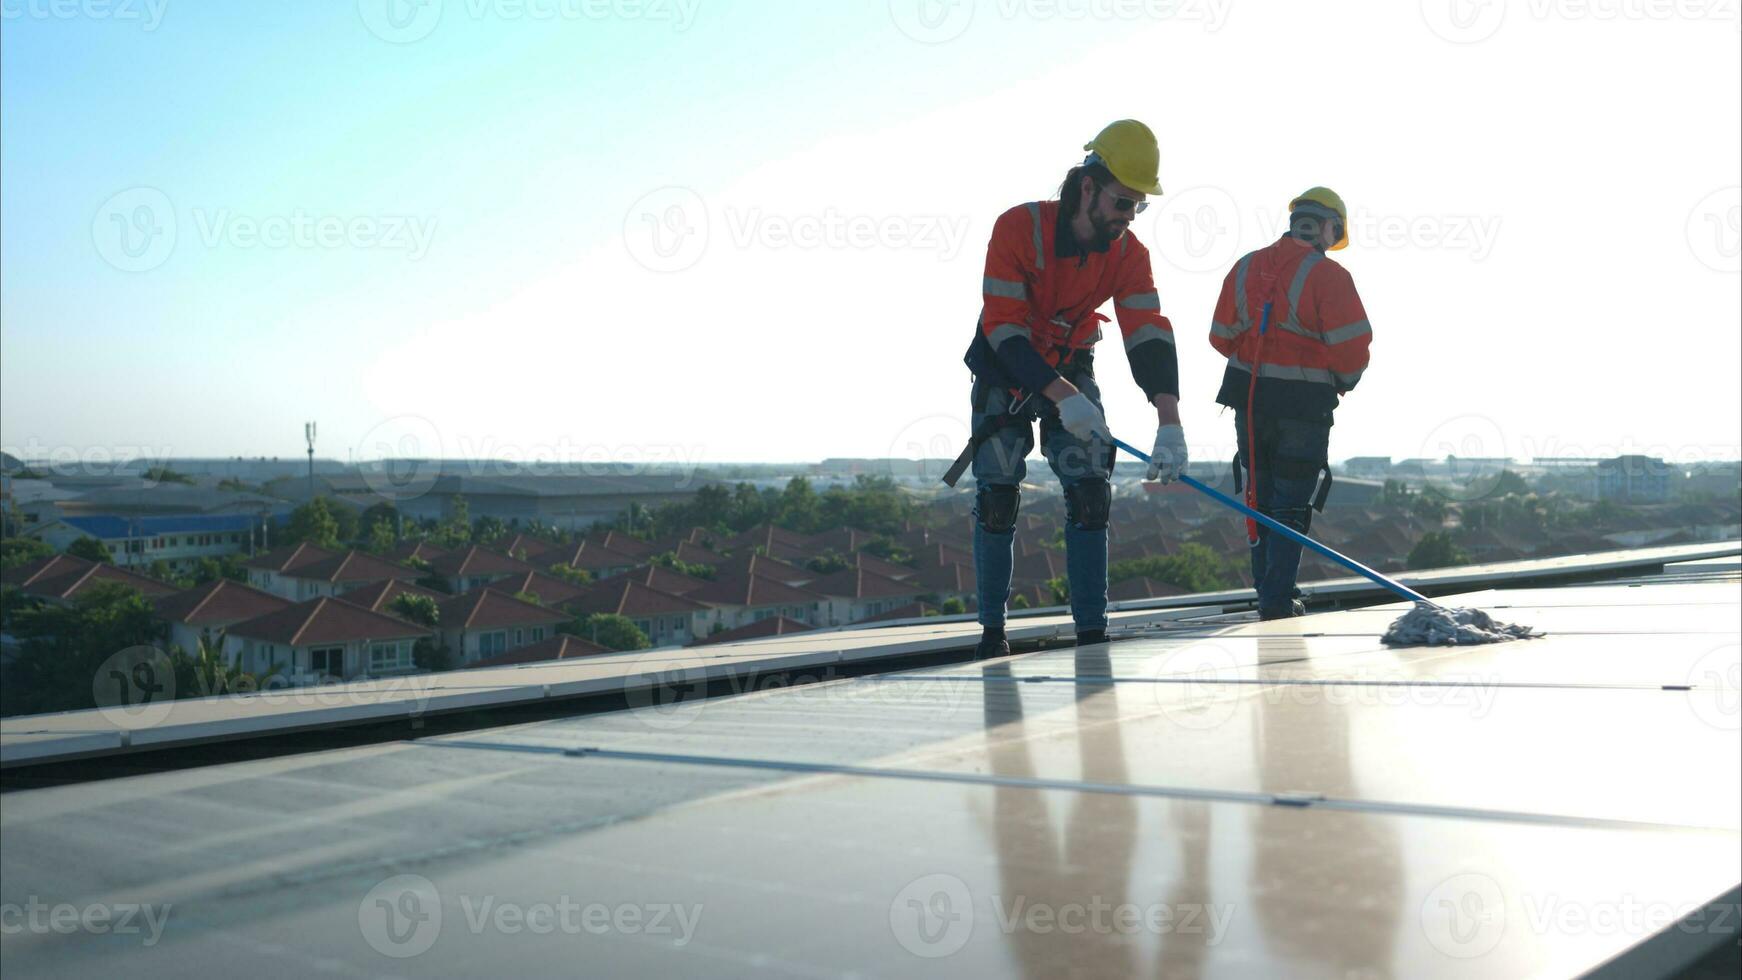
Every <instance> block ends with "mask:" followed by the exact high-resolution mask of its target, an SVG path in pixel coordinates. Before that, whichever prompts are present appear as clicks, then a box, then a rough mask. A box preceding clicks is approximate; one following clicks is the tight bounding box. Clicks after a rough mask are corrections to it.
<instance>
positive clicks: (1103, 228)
mask: <svg viewBox="0 0 1742 980" xmlns="http://www.w3.org/2000/svg"><path fill="white" fill-rule="evenodd" d="M1089 226H1090V227H1092V228H1093V229H1094V230H1095V240H1094V242H1093V243H1092V245H1093V247H1094V248H1095V249H1096V250H1097V251H1099V250H1102V249H1106V248H1109V247H1111V246H1112V244H1113V243H1114V242H1116V241H1118V240H1119V239H1120V238H1121V237H1123V236H1124V234H1125V232H1126V230H1127V229H1129V228H1130V227H1131V222H1130V221H1129V220H1128V219H1126V218H1122V217H1119V216H1117V215H1112V214H1106V213H1103V212H1102V211H1100V210H1099V209H1096V210H1093V211H1090V212H1089Z"/></svg>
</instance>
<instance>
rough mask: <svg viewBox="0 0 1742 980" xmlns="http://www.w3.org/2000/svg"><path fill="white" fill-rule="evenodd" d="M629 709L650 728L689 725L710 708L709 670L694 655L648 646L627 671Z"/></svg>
mask: <svg viewBox="0 0 1742 980" xmlns="http://www.w3.org/2000/svg"><path fill="white" fill-rule="evenodd" d="M623 695H624V698H625V700H627V701H628V703H629V710H630V711H631V712H632V713H633V714H634V715H635V717H636V718H637V719H638V720H639V721H640V722H641V723H642V724H644V725H646V726H647V727H649V728H654V729H658V730H660V731H676V730H678V729H680V728H687V727H689V725H690V724H691V723H692V722H694V721H695V720H696V719H697V718H699V717H701V714H702V712H703V711H704V710H706V708H707V704H708V698H707V695H708V672H707V669H706V668H704V667H702V666H701V665H699V664H698V663H697V662H696V661H695V659H694V658H693V657H684V656H683V655H682V654H679V653H674V652H673V651H671V650H648V651H646V652H644V653H642V654H640V655H638V656H637V657H635V659H634V660H633V661H631V662H630V665H629V669H628V670H627V671H625V672H624V674H623Z"/></svg>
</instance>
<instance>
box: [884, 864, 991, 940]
mask: <svg viewBox="0 0 1742 980" xmlns="http://www.w3.org/2000/svg"><path fill="white" fill-rule="evenodd" d="M889 931H890V932H891V933H892V934H894V936H895V941H896V942H898V943H900V944H901V948H902V949H905V950H907V951H908V952H909V953H912V954H913V955H915V956H919V957H923V958H925V959H937V958H939V957H944V956H950V955H953V954H955V953H957V952H960V951H961V949H962V947H963V946H966V945H968V940H969V939H971V938H973V935H974V899H973V896H972V895H971V894H970V893H969V891H968V884H967V882H965V881H963V880H962V879H960V878H958V877H956V876H955V875H952V874H944V873H941V872H940V873H938V874H929V875H926V876H924V877H922V878H915V879H914V880H912V881H910V882H908V883H907V885H906V886H905V887H903V888H902V889H901V890H900V891H898V892H896V893H895V897H894V898H893V899H891V900H890V902H889Z"/></svg>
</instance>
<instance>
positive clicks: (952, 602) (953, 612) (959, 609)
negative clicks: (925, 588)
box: [938, 596, 1022, 616]
mask: <svg viewBox="0 0 1742 980" xmlns="http://www.w3.org/2000/svg"><path fill="white" fill-rule="evenodd" d="M1017 598H1018V599H1020V598H1022V597H1021V596H1017ZM967 611H968V604H967V603H965V602H963V601H962V600H961V599H960V598H959V597H957V596H951V597H949V598H948V599H945V600H944V601H943V604H942V605H939V606H938V612H940V613H943V614H944V615H945V616H960V615H961V614H963V613H965V612H967Z"/></svg>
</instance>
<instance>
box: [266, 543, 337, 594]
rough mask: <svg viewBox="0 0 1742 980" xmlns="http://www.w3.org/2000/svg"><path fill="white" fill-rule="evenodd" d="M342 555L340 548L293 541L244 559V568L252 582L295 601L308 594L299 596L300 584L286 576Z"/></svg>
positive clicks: (267, 590)
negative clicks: (328, 547)
mask: <svg viewBox="0 0 1742 980" xmlns="http://www.w3.org/2000/svg"><path fill="white" fill-rule="evenodd" d="M338 555H339V552H337V551H329V550H328V549H326V548H321V547H317V546H315V545H312V544H307V543H304V544H292V545H285V546H284V547H282V548H274V549H272V550H271V551H268V552H266V553H265V554H263V555H255V556H254V557H253V558H250V559H248V560H247V561H245V562H243V563H242V567H243V568H244V569H246V570H247V571H248V584H249V585H252V586H254V587H255V588H256V589H261V590H264V591H266V592H270V593H272V594H273V595H278V596H283V597H284V598H286V599H289V600H291V601H292V602H295V601H297V600H300V599H306V598H308V597H307V596H299V595H297V594H296V589H297V584H296V583H295V582H291V581H288V580H285V579H283V576H284V575H285V574H286V573H288V572H291V571H294V570H296V569H298V568H300V567H302V566H303V565H309V564H313V563H314V562H317V561H326V560H327V559H329V558H336V557H338Z"/></svg>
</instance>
